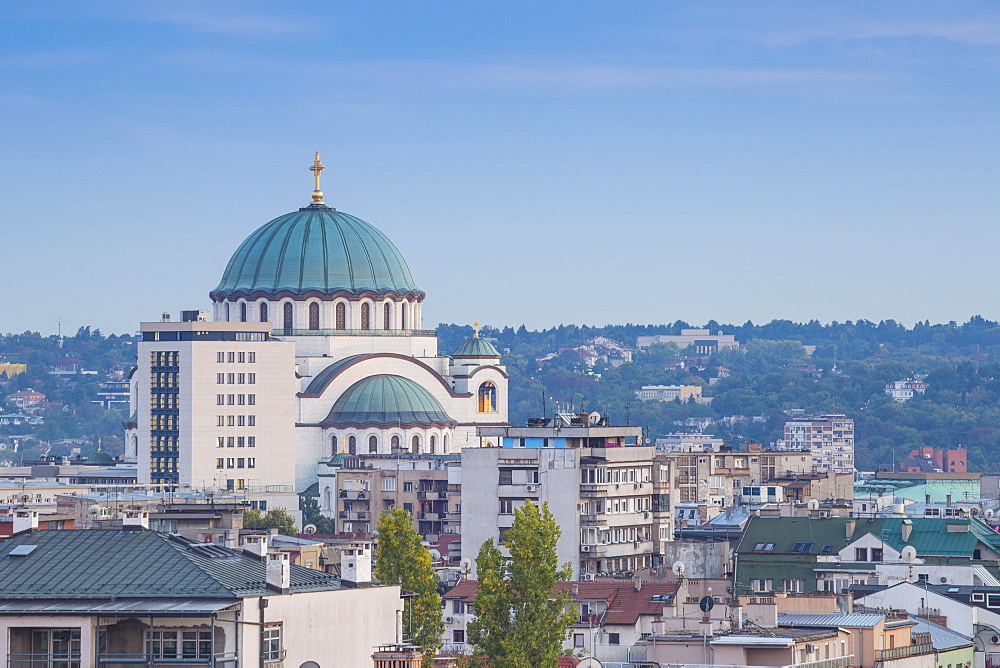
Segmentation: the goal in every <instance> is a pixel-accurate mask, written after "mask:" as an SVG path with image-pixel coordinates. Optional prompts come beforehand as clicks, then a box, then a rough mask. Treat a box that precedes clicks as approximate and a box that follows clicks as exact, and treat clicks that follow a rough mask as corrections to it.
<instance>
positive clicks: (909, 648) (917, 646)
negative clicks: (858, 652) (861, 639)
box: [875, 633, 934, 662]
mask: <svg viewBox="0 0 1000 668" xmlns="http://www.w3.org/2000/svg"><path fill="white" fill-rule="evenodd" d="M913 641H914V642H913V644H912V645H905V646H903V647H894V648H892V649H877V650H875V661H876V662H879V661H892V660H894V659H905V658H907V657H911V656H920V655H922V654H933V653H934V645H933V644H932V643H931V634H929V633H914V634H913Z"/></svg>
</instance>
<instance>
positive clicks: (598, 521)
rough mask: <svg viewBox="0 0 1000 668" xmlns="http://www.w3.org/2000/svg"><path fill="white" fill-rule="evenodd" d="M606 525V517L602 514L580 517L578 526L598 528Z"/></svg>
mask: <svg viewBox="0 0 1000 668" xmlns="http://www.w3.org/2000/svg"><path fill="white" fill-rule="evenodd" d="M607 523H608V517H607V515H604V514H603V513H601V514H585V515H580V524H582V525H584V526H599V525H606V524H607Z"/></svg>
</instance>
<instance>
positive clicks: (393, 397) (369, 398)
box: [322, 374, 455, 427]
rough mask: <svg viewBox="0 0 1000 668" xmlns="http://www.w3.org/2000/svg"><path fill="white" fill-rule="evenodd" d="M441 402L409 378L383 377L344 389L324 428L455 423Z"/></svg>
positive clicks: (364, 380)
mask: <svg viewBox="0 0 1000 668" xmlns="http://www.w3.org/2000/svg"><path fill="white" fill-rule="evenodd" d="M454 423H455V421H454V420H453V419H451V417H450V416H449V415H448V414H447V413H445V411H444V408H442V407H441V403H440V402H439V401H438V400H437V399H435V398H434V396H433V395H432V394H431V393H430V392H428V391H427V390H426V389H424V388H423V387H421V386H420V385H417V384H416V383H414V382H413V381H412V380H410V379H408V378H403V377H402V376H392V375H388V374H382V375H378V376H369V377H368V378H364V379H362V380H359V381H358V382H356V383H355V384H354V385H351V386H350V387H349V388H347V391H346V392H344V394H342V395H341V396H340V398H339V399H337V402H336V403H335V404H334V405H333V408H331V409H330V414H329V415H327V416H326V419H325V420H324V421H323V423H322V424H323V426H325V427H331V426H347V425H366V424H377V425H385V426H390V425H398V426H401V427H406V426H410V425H430V424H439V425H443V424H454Z"/></svg>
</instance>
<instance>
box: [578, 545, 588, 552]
mask: <svg viewBox="0 0 1000 668" xmlns="http://www.w3.org/2000/svg"><path fill="white" fill-rule="evenodd" d="M580 551H581V552H590V545H581V546H580Z"/></svg>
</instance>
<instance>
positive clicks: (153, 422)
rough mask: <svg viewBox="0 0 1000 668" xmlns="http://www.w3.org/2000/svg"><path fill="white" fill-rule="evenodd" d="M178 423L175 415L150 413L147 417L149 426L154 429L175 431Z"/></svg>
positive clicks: (178, 420)
mask: <svg viewBox="0 0 1000 668" xmlns="http://www.w3.org/2000/svg"><path fill="white" fill-rule="evenodd" d="M179 423H180V418H179V417H178V416H177V415H152V416H150V418H149V428H150V429H152V430H154V431H176V430H177V429H178V428H179V427H178V425H179Z"/></svg>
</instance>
